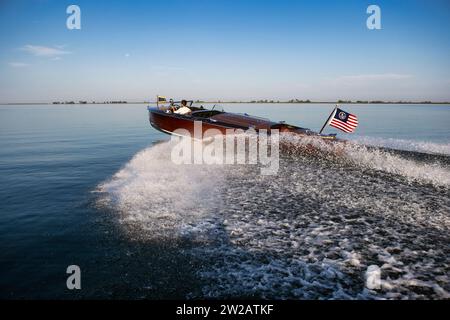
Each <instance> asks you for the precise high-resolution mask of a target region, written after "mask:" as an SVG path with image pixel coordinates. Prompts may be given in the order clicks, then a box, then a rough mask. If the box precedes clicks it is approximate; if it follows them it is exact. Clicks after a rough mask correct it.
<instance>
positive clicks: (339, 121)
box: [330, 108, 358, 132]
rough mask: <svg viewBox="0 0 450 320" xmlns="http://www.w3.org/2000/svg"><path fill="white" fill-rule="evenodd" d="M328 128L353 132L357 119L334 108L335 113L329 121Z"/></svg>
mask: <svg viewBox="0 0 450 320" xmlns="http://www.w3.org/2000/svg"><path fill="white" fill-rule="evenodd" d="M330 126H332V127H335V128H338V129H340V130H342V131H344V132H353V131H354V130H355V128H356V127H357V126H358V118H357V117H356V116H355V115H354V114H351V113H348V112H345V111H344V110H342V109H339V108H336V112H335V113H334V116H333V118H332V119H331V121H330Z"/></svg>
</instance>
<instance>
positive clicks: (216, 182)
mask: <svg viewBox="0 0 450 320" xmlns="http://www.w3.org/2000/svg"><path fill="white" fill-rule="evenodd" d="M282 141H283V142H284V143H288V144H290V145H291V146H293V147H294V151H292V152H290V153H286V154H284V153H282V155H281V156H280V169H279V172H278V174H277V175H276V176H263V175H260V170H259V168H258V167H257V165H175V164H173V163H172V162H171V161H170V153H171V148H172V145H171V142H164V143H160V144H156V145H154V146H152V147H149V148H147V149H145V150H143V151H141V152H139V153H138V154H136V155H135V156H134V157H133V159H131V160H130V161H129V162H128V163H127V164H126V165H125V166H124V167H123V168H122V169H121V170H120V171H119V172H117V173H116V174H115V175H114V176H113V177H112V178H111V179H110V180H108V181H105V182H104V183H102V184H101V185H100V186H99V187H98V191H99V192H100V196H99V204H100V205H102V206H106V207H108V208H111V209H112V210H114V211H115V212H116V213H117V216H118V217H119V221H120V223H121V224H122V225H123V227H124V230H125V232H127V233H128V234H129V236H130V238H132V239H139V240H141V241H146V240H151V241H167V240H168V239H172V240H173V239H176V240H177V241H179V240H183V241H187V242H189V243H191V246H190V248H189V250H184V251H183V254H186V255H187V256H188V257H189V259H191V260H192V261H196V262H198V265H199V266H201V267H200V268H199V269H198V277H199V282H200V283H201V285H200V287H201V289H200V290H194V291H193V292H192V293H191V294H190V295H189V298H199V297H213V298H229V297H250V298H295V299H297V298H303V299H319V298H322V299H353V298H362V299H371V298H388V299H389V298H395V299H397V298H411V299H420V298H437V299H442V298H449V297H450V295H449V291H450V278H449V276H448V275H449V270H448V268H449V267H448V266H449V262H450V261H449V257H450V252H449V251H450V250H449V248H448V243H449V241H450V236H449V234H450V233H449V229H450V196H449V192H448V191H449V190H448V189H449V186H450V159H449V157H448V156H446V155H426V156H425V157H424V156H423V154H421V153H417V152H404V151H390V150H385V149H377V148H370V147H364V146H362V145H358V144H356V143H350V144H346V145H336V144H328V143H323V142H321V141H316V140H314V139H312V140H305V139H297V138H295V137H292V136H284V137H282ZM305 144H306V145H310V144H314V147H315V148H318V149H319V150H320V151H321V154H322V155H321V156H317V153H315V154H308V153H307V154H302V153H301V152H300V150H304V146H305ZM295 148H298V150H299V152H295ZM336 155H338V156H336ZM374 266H377V267H378V268H379V270H380V279H379V281H378V282H377V285H378V286H377V287H375V288H374V287H373V286H370V285H368V283H367V279H366V278H367V275H368V274H369V273H368V270H373V269H374ZM369 267H371V268H369ZM375 269H376V268H375ZM376 270H378V269H376Z"/></svg>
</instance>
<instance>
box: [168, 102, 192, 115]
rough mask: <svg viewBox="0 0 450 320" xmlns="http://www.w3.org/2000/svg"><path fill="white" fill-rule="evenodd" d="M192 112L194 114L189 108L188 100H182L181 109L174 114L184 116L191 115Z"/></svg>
mask: <svg viewBox="0 0 450 320" xmlns="http://www.w3.org/2000/svg"><path fill="white" fill-rule="evenodd" d="M191 112H192V110H191V109H190V108H188V106H187V101H186V100H181V107H179V108H178V109H177V110H175V111H173V113H176V114H182V115H186V114H190V113H191Z"/></svg>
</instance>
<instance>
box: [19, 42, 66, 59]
mask: <svg viewBox="0 0 450 320" xmlns="http://www.w3.org/2000/svg"><path fill="white" fill-rule="evenodd" d="M22 50H23V51H26V52H28V53H30V54H32V55H34V56H38V57H49V58H52V57H58V56H61V55H65V54H70V53H71V52H70V51H66V50H62V49H60V48H58V47H45V46H35V45H31V44H27V45H25V46H24V47H22Z"/></svg>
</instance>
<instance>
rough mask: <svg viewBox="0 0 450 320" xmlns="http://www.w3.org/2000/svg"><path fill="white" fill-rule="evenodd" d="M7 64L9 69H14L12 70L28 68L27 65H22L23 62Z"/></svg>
mask: <svg viewBox="0 0 450 320" xmlns="http://www.w3.org/2000/svg"><path fill="white" fill-rule="evenodd" d="M8 64H9V66H10V67H14V68H24V67H28V66H29V64H28V63H24V62H10V63H8Z"/></svg>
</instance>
